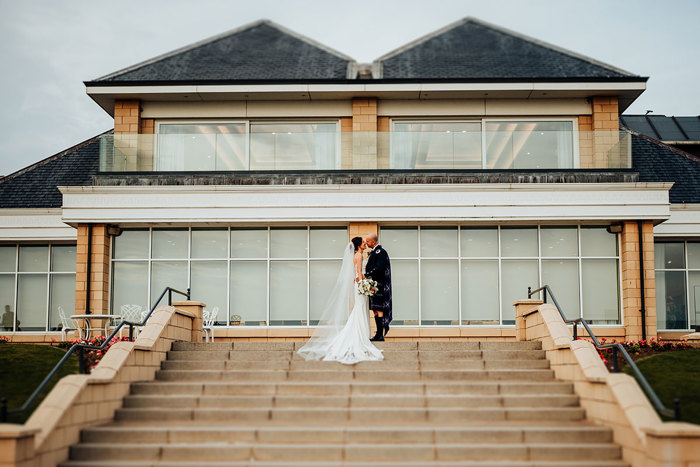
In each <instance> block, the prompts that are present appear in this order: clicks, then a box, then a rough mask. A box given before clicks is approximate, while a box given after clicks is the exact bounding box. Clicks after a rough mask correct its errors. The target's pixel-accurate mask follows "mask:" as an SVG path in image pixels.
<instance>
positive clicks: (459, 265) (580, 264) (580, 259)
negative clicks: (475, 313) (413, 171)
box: [379, 223, 625, 328]
mask: <svg viewBox="0 0 700 467" xmlns="http://www.w3.org/2000/svg"><path fill="white" fill-rule="evenodd" d="M574 226H575V227H576V235H577V239H578V241H577V243H578V250H577V256H551V257H550V256H546V257H543V256H542V236H541V230H542V228H548V227H550V228H567V227H568V228H573V227H574ZM402 227H404V228H405V227H411V228H417V232H418V243H417V248H418V249H417V255H416V256H415V257H408V256H407V257H399V256H397V257H392V260H394V259H395V260H416V261H417V262H418V284H417V286H418V324H417V325H401V327H406V328H415V327H433V328H435V327H445V325H427V324H421V323H422V321H423V310H422V297H421V277H422V276H421V273H422V271H421V269H422V268H421V261H422V260H423V259H428V260H432V259H443V260H456V261H457V270H458V276H457V287H458V302H457V303H458V323H459V324H458V325H450V326H449V327H478V328H504V327H506V328H514V327H515V324H504V323H503V261H504V260H505V261H511V260H521V261H522V260H529V261H533V260H536V261H537V271H538V281H539V283H540V284H542V261H543V260H545V261H547V260H576V261H577V263H578V280H579V284H578V290H579V310H578V313H577V315H576V316H575V317H574V318H579V317H583V310H584V305H583V303H584V297H583V294H584V291H583V260H585V259H615V260H616V263H617V267H616V272H617V313H618V318H619V322H618V323H614V324H593V325H592V326H594V327H597V328H619V327H622V326H624V325H625V322H624V313H623V310H624V308H623V303H624V302H623V293H622V290H623V289H622V284H623V282H622V261H621V253H620V252H621V241H622V240H621V236H620V235H618V234H615V243H616V252H617V254H616V256H583V254H582V249H581V229H582V228H586V227H599V228H603V227H602V226H600V225H594V224H575V225H557V224H537V225H532V224H512V225H511V224H479V225H474V224H457V225H452V224H449V225H448V224H431V223H419V224H411V225H407V224H394V223H387V224H380V225H379V242H380V243H381V230H382V228H384V229H387V228H389V229H390V228H402ZM431 227H450V228H456V229H457V256H456V257H423V256H422V255H421V250H420V247H421V235H420V232H421V228H431ZM494 227H495V228H496V230H497V239H498V256H497V257H494V256H473V257H472V256H464V255H463V254H462V229H463V228H465V229H471V228H484V229H488V228H494ZM509 227H515V228H517V227H521V228H527V229H533V228H536V230H537V256H503V251H502V237H501V230H502V228H506V229H507V228H509ZM465 260H466V261H475V260H491V261H493V260H497V261H498V278H499V279H498V320H499V323H498V324H465V323H464V317H463V316H462V262H463V261H465ZM534 285H535V284H533V286H534ZM542 285H543V284H542ZM555 293H556V291H555ZM563 311H564V313H567V312H568V310H563ZM567 318H569V319H572V317H571V316H567Z"/></svg>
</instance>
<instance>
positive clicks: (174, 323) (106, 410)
mask: <svg viewBox="0 0 700 467" xmlns="http://www.w3.org/2000/svg"><path fill="white" fill-rule="evenodd" d="M194 325H195V314H193V313H190V312H187V311H184V310H180V309H176V308H174V307H161V308H159V309H158V310H156V311H155V312H154V313H153V314H152V315H151V317H150V318H149V320H148V322H147V323H146V326H145V327H144V329H143V331H141V333H140V334H139V337H138V339H136V341H135V342H119V343H117V344H115V345H113V346H112V347H111V348H110V349H109V351H108V352H107V354H106V355H105V356H104V357H103V359H102V361H100V363H99V364H98V365H97V367H96V368H95V369H94V370H93V371H92V373H91V374H89V375H71V376H66V377H64V378H62V379H61V380H60V381H59V382H58V384H56V386H55V387H54V389H53V390H52V391H51V392H50V393H49V394H48V395H47V397H46V398H45V399H44V401H43V402H42V403H41V404H40V405H39V407H38V408H37V409H36V410H35V411H34V413H33V414H32V415H31V417H30V418H29V420H27V423H26V424H25V425H24V426H22V425H11V426H7V425H0V448H2V449H0V466H5V465H7V466H9V465H27V466H30V465H31V466H55V465H57V464H58V463H60V462H63V461H65V460H67V459H68V450H69V447H70V446H71V445H72V444H75V443H77V442H78V441H79V439H80V431H81V430H82V429H84V428H87V427H90V426H95V425H100V424H103V423H106V422H108V421H111V420H112V419H113V418H114V411H115V410H116V409H117V408H119V407H121V406H122V399H123V397H124V396H126V395H127V394H128V393H129V387H130V384H131V383H132V382H135V381H149V380H153V379H154V377H155V372H156V371H157V370H158V369H159V368H160V362H161V361H163V360H165V358H166V356H167V352H168V351H169V350H170V348H171V346H172V343H173V342H174V341H176V340H179V341H190V340H191V339H192V336H193V326H194ZM17 427H22V430H24V431H25V432H26V433H29V434H26V433H25V435H24V436H19V435H18V432H19V431H21V430H19V428H17ZM18 452H20V453H21V455H18V454H17V453H18ZM11 457H15V458H18V457H19V458H21V459H24V462H25V463H24V464H21V463H15V462H10V461H8V459H9V458H11Z"/></svg>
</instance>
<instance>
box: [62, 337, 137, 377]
mask: <svg viewBox="0 0 700 467" xmlns="http://www.w3.org/2000/svg"><path fill="white" fill-rule="evenodd" d="M106 339H107V338H106V337H105V336H97V337H93V338H91V339H73V340H72V341H70V342H56V340H55V339H51V345H56V347H58V348H60V349H65V350H68V349H70V348H71V347H72V346H73V345H75V344H85V345H92V346H95V347H99V346H101V345H102V344H104V342H105V340H106ZM128 340H129V338H128V337H121V338H119V337H113V338H112V339H111V340H110V341H109V343H108V344H107V345H106V346H105V347H104V348H103V349H91V350H88V351H87V352H86V353H85V354H84V357H85V368H87V371H88V373H89V372H90V371H92V369H93V368H95V367H96V366H97V364H98V363H100V360H102V357H103V356H104V354H105V353H107V351H108V350H109V348H110V347H112V346H113V345H114V344H116V343H117V342H120V341H128Z"/></svg>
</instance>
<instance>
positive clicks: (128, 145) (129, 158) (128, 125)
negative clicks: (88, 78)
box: [112, 100, 141, 171]
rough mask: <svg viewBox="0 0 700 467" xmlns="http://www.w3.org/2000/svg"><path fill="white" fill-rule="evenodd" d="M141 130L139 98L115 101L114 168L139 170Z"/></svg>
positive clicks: (117, 169)
mask: <svg viewBox="0 0 700 467" xmlns="http://www.w3.org/2000/svg"><path fill="white" fill-rule="evenodd" d="M140 130H141V111H140V102H139V101H138V100H117V101H115V102H114V160H113V162H112V166H113V170H116V171H134V170H138V167H139V163H138V162H139V161H138V159H139V158H138V134H139V131H140Z"/></svg>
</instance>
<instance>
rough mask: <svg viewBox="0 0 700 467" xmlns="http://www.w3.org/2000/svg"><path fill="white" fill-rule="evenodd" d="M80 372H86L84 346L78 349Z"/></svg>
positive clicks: (82, 373)
mask: <svg viewBox="0 0 700 467" xmlns="http://www.w3.org/2000/svg"><path fill="white" fill-rule="evenodd" d="M78 373H80V374H81V375H84V374H85V355H84V353H83V348H82V347H80V348H79V349H78Z"/></svg>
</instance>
